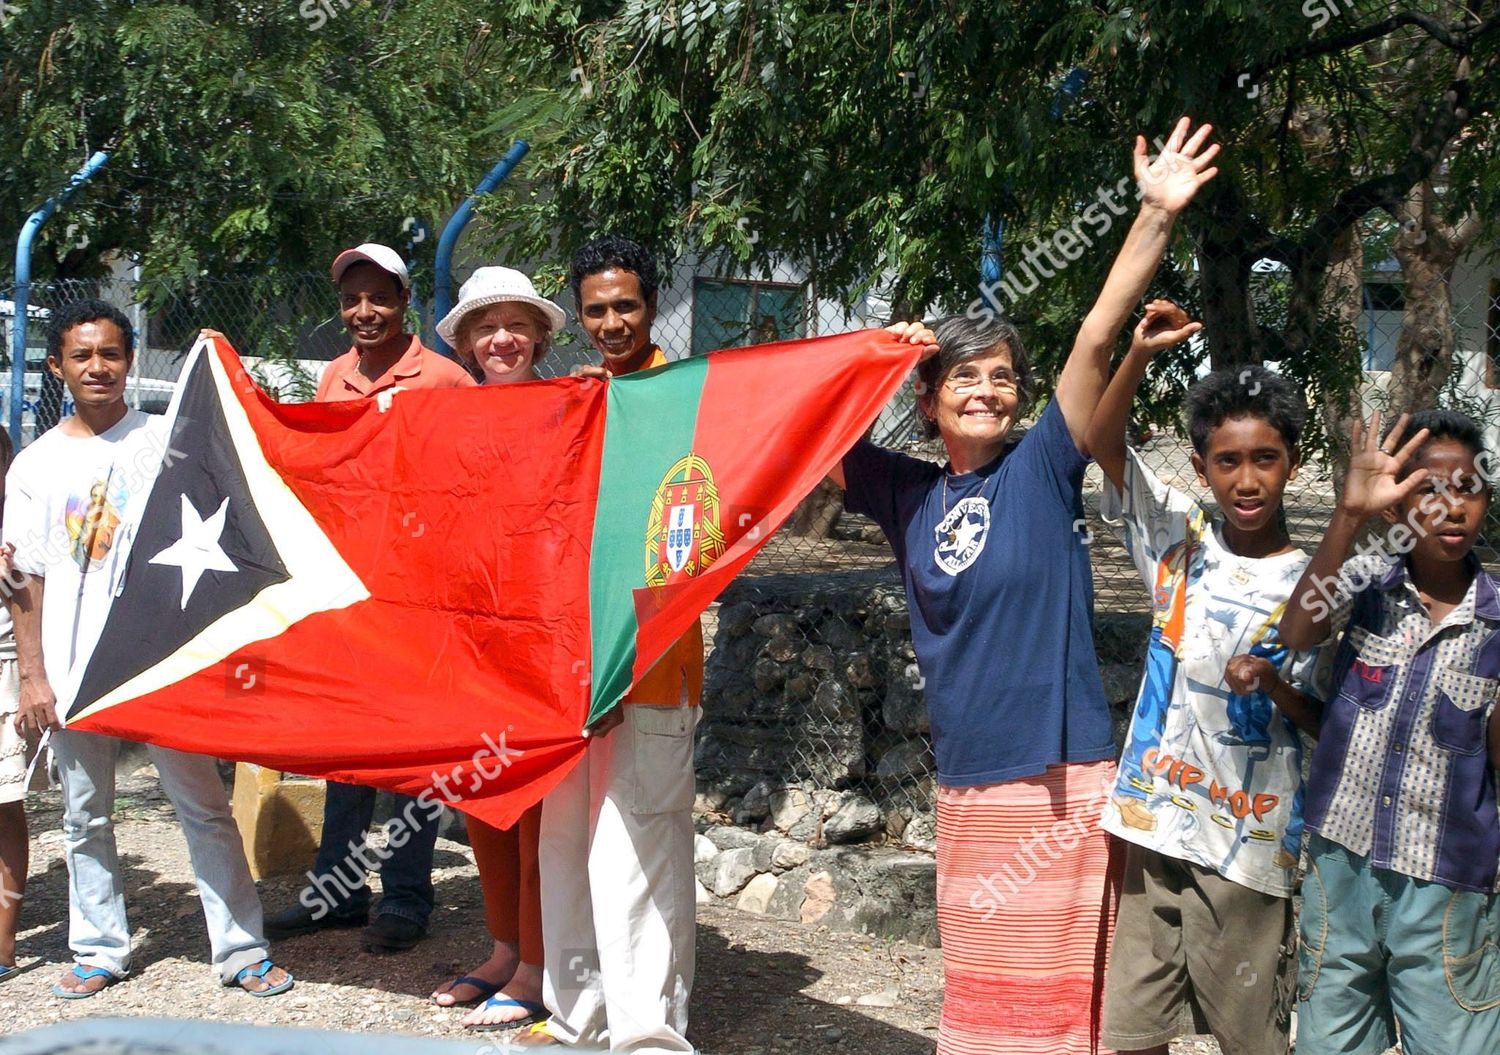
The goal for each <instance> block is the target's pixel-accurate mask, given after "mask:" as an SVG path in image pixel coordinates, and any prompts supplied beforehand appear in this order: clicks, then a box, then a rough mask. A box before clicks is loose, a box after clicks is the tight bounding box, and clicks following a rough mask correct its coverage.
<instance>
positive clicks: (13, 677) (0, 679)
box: [0, 659, 35, 803]
mask: <svg viewBox="0 0 1500 1055" xmlns="http://www.w3.org/2000/svg"><path fill="white" fill-rule="evenodd" d="M20 710H21V679H20V674H19V673H18V671H17V670H16V661H15V660H13V659H4V660H0V803H5V802H20V801H21V800H22V799H24V798H25V797H26V766H27V764H28V763H29V762H30V761H31V755H32V752H33V751H34V750H35V747H34V745H33V746H31V747H28V745H27V743H26V738H25V737H23V736H22V735H21V734H20V733H18V732H16V715H17V714H18V713H19V712H20Z"/></svg>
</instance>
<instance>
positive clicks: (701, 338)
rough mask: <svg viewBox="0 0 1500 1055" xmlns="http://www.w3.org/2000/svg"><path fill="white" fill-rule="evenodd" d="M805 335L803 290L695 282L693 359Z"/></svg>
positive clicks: (721, 281) (723, 281) (772, 285)
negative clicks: (710, 353) (721, 351)
mask: <svg viewBox="0 0 1500 1055" xmlns="http://www.w3.org/2000/svg"><path fill="white" fill-rule="evenodd" d="M806 335H807V288H806V287H805V286H796V285H789V284H785V283H776V282H735V281H731V280H728V279H717V278H699V279H694V281H693V354H694V355H705V354H707V353H709V352H714V351H718V350H719V349H720V348H736V347H738V346H740V345H742V344H765V343H766V342H767V341H784V340H790V339H791V338H794V337H804V336H806Z"/></svg>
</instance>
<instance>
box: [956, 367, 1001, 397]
mask: <svg viewBox="0 0 1500 1055" xmlns="http://www.w3.org/2000/svg"><path fill="white" fill-rule="evenodd" d="M982 380H985V379H984V378H982V377H980V375H979V371H978V370H966V369H964V368H963V367H960V368H959V369H957V370H955V371H953V373H951V374H949V375H948V379H947V380H946V381H944V382H943V385H944V387H946V388H947V389H948V391H950V392H952V393H953V394H954V395H956V396H967V395H969V394H970V393H972V392H973V391H974V390H975V389H977V388H978V387H979V384H980V382H981V381H982ZM988 380H989V382H990V384H991V385H992V386H993V387H995V388H997V389H1004V388H1008V389H1011V390H1012V391H1014V390H1015V388H1016V375H1015V373H1014V372H1012V371H1010V370H1007V369H1006V368H1005V367H1003V366H1002V367H1000V368H999V369H996V370H992V371H990V376H989V379H988Z"/></svg>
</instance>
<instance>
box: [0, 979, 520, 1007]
mask: <svg viewBox="0 0 1500 1055" xmlns="http://www.w3.org/2000/svg"><path fill="white" fill-rule="evenodd" d="M0 977H4V976H3V975H0ZM504 984H505V983H504V982H492V981H490V980H489V979H488V978H480V977H478V976H476V975H472V974H465V975H460V976H459V977H457V978H455V979H453V981H451V982H449V983H448V984H447V985H445V986H443V988H441V989H439V990H438V993H447V994H448V995H449V996H452V995H453V989H454V987H455V986H460V985H466V986H468V987H469V988H470V989H477V990H479V995H478V996H471V997H469V999H467V1000H455V1001H453V1003H451V1004H439V1003H438V1002H437V1000H433V1004H434V1005H436V1006H437V1007H473V1006H474V1005H475V1004H482V1003H484V1002H485V1001H486V1000H488V999H489V998H490V997H492V996H494V995H495V994H496V993H498V992H499V991H500V986H502V985H504ZM435 995H436V994H435Z"/></svg>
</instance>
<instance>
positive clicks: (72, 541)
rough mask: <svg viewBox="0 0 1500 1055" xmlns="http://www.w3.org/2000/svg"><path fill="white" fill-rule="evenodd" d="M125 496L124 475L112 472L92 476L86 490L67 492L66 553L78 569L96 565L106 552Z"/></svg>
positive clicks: (87, 569)
mask: <svg viewBox="0 0 1500 1055" xmlns="http://www.w3.org/2000/svg"><path fill="white" fill-rule="evenodd" d="M128 497H129V495H128V494H127V492H126V486H125V479H124V477H123V475H116V474H113V473H111V474H110V475H109V476H106V477H104V478H103V479H98V480H95V481H94V482H93V483H92V484H90V485H89V489H88V491H87V492H86V493H85V494H81V495H78V494H74V495H69V496H68V502H67V506H66V507H65V510H64V512H63V523H64V524H65V525H66V526H67V529H68V553H69V555H70V556H71V557H72V558H73V563H74V564H76V565H78V570H79V571H89V570H91V569H95V568H98V567H99V566H100V565H101V564H103V563H104V561H105V559H106V558H107V557H108V556H109V552H110V550H111V549H112V548H113V547H114V543H115V532H116V531H118V530H119V527H120V510H121V508H122V507H123V506H124V505H125V502H126V500H127V499H128Z"/></svg>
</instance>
